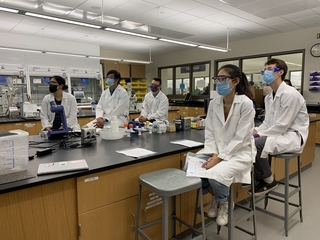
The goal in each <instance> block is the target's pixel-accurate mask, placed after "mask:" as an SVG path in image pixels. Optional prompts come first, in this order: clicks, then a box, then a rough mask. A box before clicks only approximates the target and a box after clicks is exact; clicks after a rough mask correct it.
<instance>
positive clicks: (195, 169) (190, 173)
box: [186, 157, 212, 178]
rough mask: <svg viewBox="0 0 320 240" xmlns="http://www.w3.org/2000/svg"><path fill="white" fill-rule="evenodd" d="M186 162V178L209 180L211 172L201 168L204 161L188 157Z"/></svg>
mask: <svg viewBox="0 0 320 240" xmlns="http://www.w3.org/2000/svg"><path fill="white" fill-rule="evenodd" d="M186 161H187V174H186V176H187V177H201V178H210V176H212V174H211V171H208V170H207V169H205V168H203V167H202V164H203V163H204V162H206V160H203V159H201V158H197V157H188V158H187V159H186Z"/></svg>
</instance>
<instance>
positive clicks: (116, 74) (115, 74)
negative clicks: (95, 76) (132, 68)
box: [106, 70, 121, 84]
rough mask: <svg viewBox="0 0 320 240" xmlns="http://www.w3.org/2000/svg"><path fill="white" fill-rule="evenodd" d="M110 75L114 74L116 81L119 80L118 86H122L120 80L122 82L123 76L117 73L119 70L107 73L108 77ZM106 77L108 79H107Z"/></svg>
mask: <svg viewBox="0 0 320 240" xmlns="http://www.w3.org/2000/svg"><path fill="white" fill-rule="evenodd" d="M109 74H114V80H119V81H118V84H120V80H121V74H120V73H119V72H118V71H117V70H110V71H109V72H108V73H107V76H108V75H109ZM107 76H106V77H107Z"/></svg>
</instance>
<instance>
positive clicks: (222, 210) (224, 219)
mask: <svg viewBox="0 0 320 240" xmlns="http://www.w3.org/2000/svg"><path fill="white" fill-rule="evenodd" d="M233 208H234V203H233V207H232V209H233ZM228 209H229V207H228V202H223V203H220V207H219V209H218V216H217V219H216V223H217V225H219V226H224V225H227V224H228Z"/></svg>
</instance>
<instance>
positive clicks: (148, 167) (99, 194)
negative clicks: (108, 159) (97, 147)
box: [77, 154, 180, 214]
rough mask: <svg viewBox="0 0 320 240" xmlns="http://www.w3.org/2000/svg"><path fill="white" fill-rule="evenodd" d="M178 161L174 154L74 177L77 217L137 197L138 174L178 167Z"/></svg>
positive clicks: (178, 156)
mask: <svg viewBox="0 0 320 240" xmlns="http://www.w3.org/2000/svg"><path fill="white" fill-rule="evenodd" d="M179 162H180V155H179V154H174V155H170V156H166V157H162V158H156V159H154V160H150V161H147V162H142V163H137V164H133V165H129V166H125V167H121V168H117V169H111V170H108V171H104V172H99V173H96V174H89V175H86V176H83V177H79V178H77V186H78V211H79V214H81V213H85V212H87V211H90V210H93V209H97V208H99V207H103V206H105V205H108V204H111V203H114V202H117V201H120V200H122V199H125V198H129V197H132V196H135V195H137V194H138V178H139V176H140V175H141V174H143V173H148V172H152V171H156V170H160V169H164V168H171V167H172V168H179Z"/></svg>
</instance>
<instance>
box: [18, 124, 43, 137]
mask: <svg viewBox="0 0 320 240" xmlns="http://www.w3.org/2000/svg"><path fill="white" fill-rule="evenodd" d="M22 130H23V131H26V132H28V133H29V135H36V134H38V133H39V132H38V133H36V124H35V123H34V122H24V123H23V128H22Z"/></svg>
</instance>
